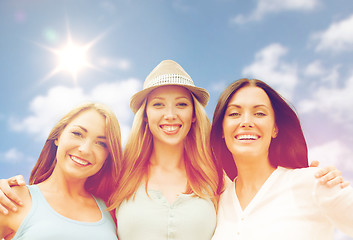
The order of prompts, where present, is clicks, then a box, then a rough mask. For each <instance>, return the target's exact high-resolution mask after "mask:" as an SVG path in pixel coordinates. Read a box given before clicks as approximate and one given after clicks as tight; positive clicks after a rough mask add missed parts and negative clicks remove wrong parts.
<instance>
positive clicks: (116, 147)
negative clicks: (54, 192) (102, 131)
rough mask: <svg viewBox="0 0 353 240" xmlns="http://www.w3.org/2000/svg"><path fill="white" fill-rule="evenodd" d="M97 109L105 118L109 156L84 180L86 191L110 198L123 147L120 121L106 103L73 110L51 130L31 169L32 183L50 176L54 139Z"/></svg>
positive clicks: (119, 167)
mask: <svg viewBox="0 0 353 240" xmlns="http://www.w3.org/2000/svg"><path fill="white" fill-rule="evenodd" d="M92 109H93V110H96V111H97V112H98V113H99V114H101V115H102V116H103V117H104V118H105V126H106V137H107V147H108V151H109V154H108V157H107V159H106V160H105V162H104V164H103V166H102V168H101V169H100V170H99V171H98V172H97V173H96V174H95V175H93V176H90V177H89V178H88V179H87V180H86V182H85V189H86V191H87V192H89V193H91V194H93V195H94V196H96V197H99V198H101V199H103V200H104V201H107V200H108V198H109V197H110V195H111V194H112V192H113V191H114V190H115V187H116V183H117V180H118V177H119V174H120V171H121V165H122V164H121V160H122V148H121V134H120V126H119V122H118V120H117V118H116V116H115V114H114V113H113V112H112V111H111V110H110V109H109V108H108V107H106V106H105V105H103V104H98V103H87V104H84V105H81V106H78V107H76V108H74V109H72V110H71V111H70V112H69V113H67V114H66V115H65V116H64V117H63V118H61V120H59V122H58V123H57V124H56V125H55V126H54V127H53V129H52V130H51V132H50V134H49V136H48V138H47V140H46V141H45V144H44V147H43V149H42V152H41V153H40V156H39V158H38V161H37V163H36V165H35V166H34V168H33V169H32V172H31V176H30V179H29V184H38V183H41V182H43V181H45V180H46V179H48V178H49V177H50V175H51V174H52V172H53V170H54V168H55V165H56V151H57V146H56V145H55V143H54V141H55V140H56V139H58V138H59V136H60V134H61V133H62V132H63V130H64V129H65V128H66V126H67V125H68V124H69V123H70V122H71V121H72V120H73V119H74V118H76V117H77V116H78V115H79V114H81V113H83V112H85V111H88V110H92Z"/></svg>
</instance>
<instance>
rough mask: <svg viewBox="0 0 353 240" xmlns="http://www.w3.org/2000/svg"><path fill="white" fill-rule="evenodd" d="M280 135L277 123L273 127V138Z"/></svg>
mask: <svg viewBox="0 0 353 240" xmlns="http://www.w3.org/2000/svg"><path fill="white" fill-rule="evenodd" d="M277 135H278V127H277V124H275V127H274V128H273V132H272V138H276V137H277Z"/></svg>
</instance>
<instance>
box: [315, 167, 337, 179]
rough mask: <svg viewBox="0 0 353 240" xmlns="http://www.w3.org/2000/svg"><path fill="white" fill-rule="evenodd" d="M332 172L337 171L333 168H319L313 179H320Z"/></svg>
mask: <svg viewBox="0 0 353 240" xmlns="http://www.w3.org/2000/svg"><path fill="white" fill-rule="evenodd" d="M334 171H338V170H337V168H336V167H334V166H327V167H323V168H320V169H319V170H318V171H317V172H316V173H315V177H316V178H322V177H324V176H326V175H327V174H330V173H331V172H334Z"/></svg>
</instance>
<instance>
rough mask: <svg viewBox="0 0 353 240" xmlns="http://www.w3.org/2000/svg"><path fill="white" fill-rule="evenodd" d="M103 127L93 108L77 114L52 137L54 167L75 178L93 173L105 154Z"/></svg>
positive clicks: (103, 124)
mask: <svg viewBox="0 0 353 240" xmlns="http://www.w3.org/2000/svg"><path fill="white" fill-rule="evenodd" d="M105 130H106V126H105V118H104V117H103V116H102V115H101V114H99V113H98V112H97V111H96V110H87V111H84V112H82V113H80V114H79V115H78V116H77V117H76V118H74V119H73V120H72V121H71V122H70V123H69V124H68V125H67V126H66V127H65V129H64V130H63V132H62V133H61V135H60V136H59V138H58V139H57V140H55V145H56V146H57V147H58V148H57V152H56V158H57V164H56V166H55V168H56V170H58V171H61V172H62V173H63V174H64V175H68V176H71V177H73V178H79V179H86V178H87V177H90V176H92V175H94V174H96V173H97V172H98V171H99V170H100V169H101V168H102V166H103V164H104V162H105V160H106V159H107V156H108V154H109V152H108V149H107V143H106V141H107V140H106V135H105ZM54 171H55V170H54Z"/></svg>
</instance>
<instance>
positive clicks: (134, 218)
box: [110, 60, 223, 240]
mask: <svg viewBox="0 0 353 240" xmlns="http://www.w3.org/2000/svg"><path fill="white" fill-rule="evenodd" d="M208 98H209V94H208V92H207V91H206V90H205V89H202V88H198V87H196V86H195V85H194V83H193V81H192V79H191V78H190V76H189V75H188V74H187V73H186V72H185V71H184V69H183V68H182V67H181V66H180V65H179V64H177V63H176V62H174V61H171V60H165V61H162V62H161V63H160V64H159V65H158V66H157V67H156V68H155V69H153V71H152V72H151V73H150V74H149V75H148V77H147V78H146V80H145V83H144V89H143V90H142V91H140V92H138V93H136V94H135V95H134V96H133V97H132V99H131V102H130V106H131V109H132V111H133V112H134V113H135V119H134V122H133V126H132V130H131V133H130V137H129V139H128V141H127V144H126V146H125V149H124V163H123V164H124V165H123V170H122V177H121V178H120V180H119V189H118V191H116V192H115V194H114V195H112V198H111V203H112V206H111V207H110V208H111V209H112V208H115V207H116V208H117V211H116V217H117V219H118V236H119V239H120V240H127V239H128V240H135V239H139V240H140V239H153V240H156V239H157V240H158V239H176V240H178V239H185V240H187V239H190V240H191V239H193V240H194V239H199V240H203V239H204V240H209V239H211V237H212V235H213V232H214V228H215V226H216V208H217V202H218V201H217V200H218V199H217V198H218V188H219V183H220V177H221V178H222V177H223V173H222V172H220V173H217V168H216V166H215V164H214V162H213V159H212V157H211V153H210V147H209V131H210V122H209V120H208V118H207V116H206V113H205V110H204V106H206V104H207V102H208Z"/></svg>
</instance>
